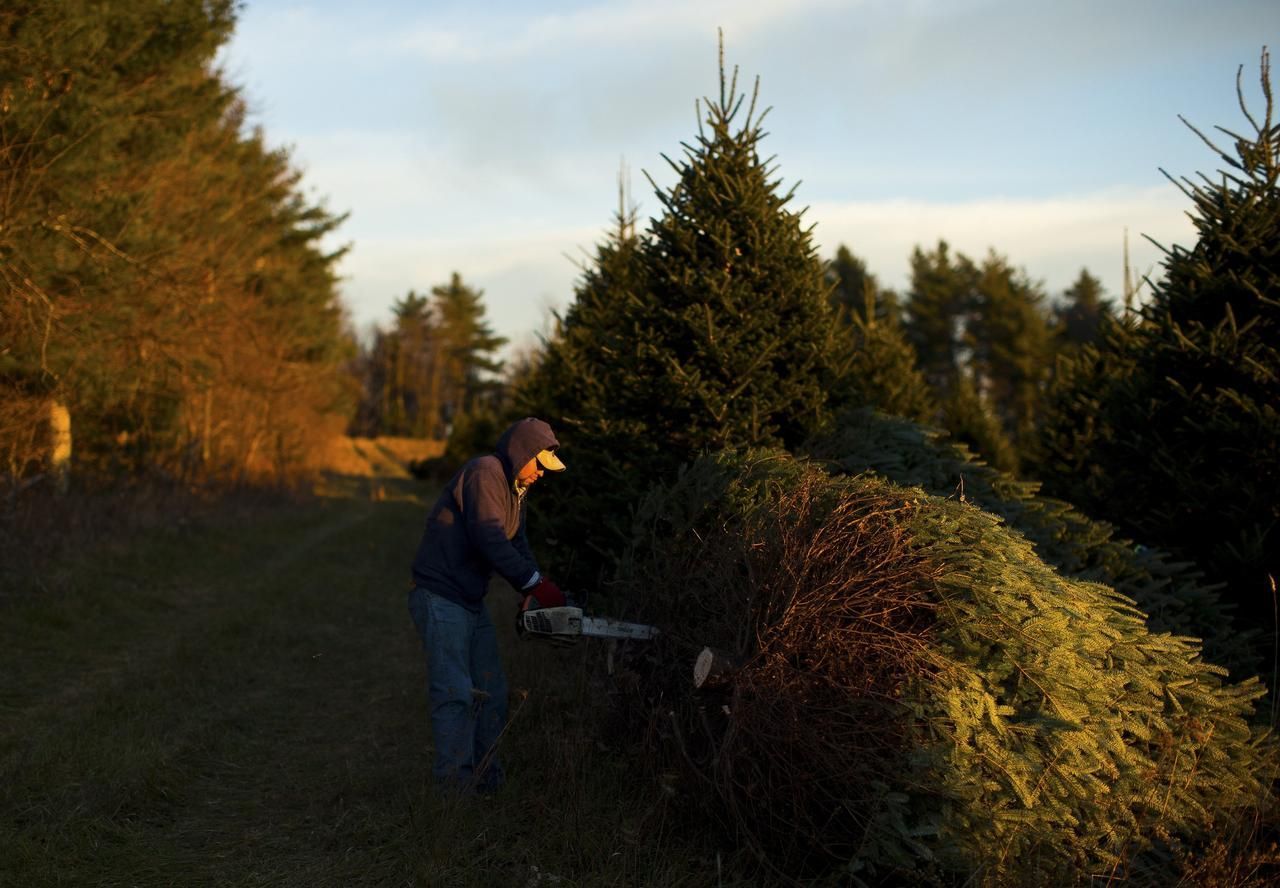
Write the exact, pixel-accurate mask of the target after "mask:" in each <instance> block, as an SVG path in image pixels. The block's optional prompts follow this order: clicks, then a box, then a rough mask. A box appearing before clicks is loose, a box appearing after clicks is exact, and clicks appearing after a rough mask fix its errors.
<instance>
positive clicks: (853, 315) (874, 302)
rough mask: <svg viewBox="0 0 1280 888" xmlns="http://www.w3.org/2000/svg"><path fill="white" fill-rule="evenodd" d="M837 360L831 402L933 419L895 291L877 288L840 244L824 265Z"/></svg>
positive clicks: (927, 420)
mask: <svg viewBox="0 0 1280 888" xmlns="http://www.w3.org/2000/svg"><path fill="white" fill-rule="evenodd" d="M827 277H828V281H829V282H830V283H831V284H832V293H831V304H832V306H833V307H834V308H835V310H836V314H837V318H838V321H837V326H838V330H839V337H838V350H839V354H840V357H841V363H840V365H839V369H838V372H837V378H838V379H839V382H838V383H837V384H836V385H835V387H834V388H833V390H832V406H833V407H835V408H837V409H839V408H843V407H870V408H873V409H875V410H878V411H880V412H881V413H885V414H887V415H889V416H901V417H905V418H907V419H912V420H915V421H916V422H920V423H927V424H928V423H934V422H936V421H937V418H938V406H937V402H936V399H935V398H934V396H933V393H932V392H931V391H930V389H929V384H928V383H927V382H926V381H925V378H924V374H923V373H921V372H920V369H919V367H918V366H916V353H915V349H913V348H912V347H911V344H910V343H909V342H907V340H906V336H905V335H904V333H903V330H902V325H901V319H900V316H899V310H898V305H897V297H896V295H895V294H894V293H893V291H891V290H882V289H880V285H879V282H878V281H877V280H876V278H875V275H873V274H871V273H870V272H868V271H867V266H866V263H865V262H863V261H862V259H860V258H859V257H857V256H855V255H854V254H853V253H852V252H851V251H850V250H849V249H848V247H845V246H844V245H841V246H840V247H839V249H837V250H836V256H835V258H834V259H833V260H832V261H831V263H830V264H829V266H828V270H827Z"/></svg>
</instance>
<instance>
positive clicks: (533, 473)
mask: <svg viewBox="0 0 1280 888" xmlns="http://www.w3.org/2000/svg"><path fill="white" fill-rule="evenodd" d="M541 477H542V466H540V465H538V459H537V457H534V458H533V459H531V460H529V461H528V462H527V463H525V464H524V467H523V468H522V469H520V471H519V472H517V473H516V483H517V484H519V485H520V486H521V487H528V486H530V485H531V484H533V482H534V481H537V480H538V479H539V478H541Z"/></svg>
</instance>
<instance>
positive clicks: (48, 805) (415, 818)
mask: <svg viewBox="0 0 1280 888" xmlns="http://www.w3.org/2000/svg"><path fill="white" fill-rule="evenodd" d="M426 493H429V492H426V491H421V490H413V489H406V490H404V491H401V492H400V493H399V495H396V494H393V495H392V496H389V497H388V498H386V499H383V500H379V501H372V500H370V499H369V498H368V496H367V495H366V496H363V497H360V496H346V497H337V496H334V497H328V498H321V499H320V500H318V501H317V502H315V503H313V504H308V505H306V506H299V507H290V508H287V509H278V510H274V511H272V512H270V513H267V514H258V515H256V516H254V517H253V519H252V520H244V519H242V520H236V521H230V522H218V523H217V524H216V525H208V524H206V525H204V526H200V527H175V528H169V529H166V530H164V531H159V532H156V533H155V534H152V535H149V536H148V538H146V539H143V540H136V541H133V542H131V543H130V544H129V545H127V546H126V545H116V546H114V547H112V548H110V549H107V550H104V551H95V552H82V553H79V554H78V555H77V556H76V560H75V561H74V562H72V563H68V564H65V565H62V566H61V567H60V568H59V570H58V571H57V572H56V574H54V575H51V576H49V577H48V578H47V581H46V582H44V583H42V585H43V586H44V588H36V589H30V590H25V591H24V592H21V593H20V594H19V595H17V596H16V597H14V598H11V599H10V600H6V601H0V884H3V885H19V886H29V885H30V886H38V885H95V886H97V885H100V886H111V885H120V886H125V885H129V886H133V885H140V886H150V885H273V886H275V885H298V886H301V885H306V886H321V885H460V886H482V885H484V886H488V885H495V886H496V885H520V886H526V885H529V886H532V885H551V884H558V885H563V886H568V885H680V884H684V885H704V884H705V885H714V884H717V882H720V883H721V884H729V882H728V881H727V880H722V879H721V877H719V876H718V875H717V872H716V870H717V867H716V864H715V861H714V857H713V855H714V852H710V853H708V852H706V851H705V850H700V849H701V848H702V847H703V846H702V845H701V844H700V842H699V840H698V839H697V838H696V837H681V838H680V839H678V840H676V839H672V838H671V834H672V832H673V831H672V829H671V828H670V824H669V823H668V819H667V812H666V810H665V804H666V803H665V802H664V796H663V794H662V793H661V792H656V791H654V790H653V789H652V788H651V781H648V780H646V779H645V778H643V777H640V776H634V775H633V774H632V773H631V772H630V771H629V770H628V767H627V765H626V763H625V761H624V760H623V759H622V758H621V757H620V755H619V754H618V753H616V752H613V751H610V750H609V749H608V748H606V747H605V746H603V745H602V744H600V743H599V742H597V741H596V740H595V739H594V738H595V735H594V733H593V731H592V730H591V729H590V725H591V723H592V721H593V719H594V718H595V717H596V715H597V714H598V711H599V708H600V706H601V705H602V699H601V696H600V689H599V683H598V681H597V674H598V671H599V670H600V669H602V668H603V667H602V665H601V664H602V661H603V657H602V655H601V651H600V650H599V649H597V648H596V647H595V646H594V645H590V644H584V645H580V646H578V647H575V648H571V649H557V648H553V647H550V646H547V645H543V644H538V643H533V642H518V641H517V640H516V639H515V637H514V632H513V631H512V629H511V622H512V619H513V617H514V612H515V611H514V607H515V595H514V593H512V592H511V591H510V589H509V588H507V587H505V586H502V587H501V588H495V589H494V591H493V592H492V594H491V595H490V602H491V610H492V612H493V613H494V616H495V619H497V620H498V623H499V628H500V631H501V632H502V643H503V646H504V652H505V658H506V661H507V669H508V673H509V675H510V678H511V682H512V685H513V687H515V688H517V689H522V690H523V691H527V696H525V695H524V694H523V693H521V692H517V694H516V697H517V699H515V700H513V710H515V711H516V715H515V716H514V718H513V720H512V724H511V727H510V730H509V732H508V734H507V736H506V737H505V738H504V741H503V755H504V760H505V761H506V762H507V765H508V770H509V771H510V774H511V779H510V780H509V782H508V785H507V787H506V789H505V790H504V792H503V793H501V794H500V795H499V796H498V797H497V798H495V799H491V800H456V799H447V798H441V797H439V796H438V795H437V793H436V792H435V791H434V789H433V788H432V786H431V784H430V779H429V766H430V731H429V725H428V719H427V708H426V700H425V691H424V667H423V661H422V653H421V647H420V645H419V643H418V640H417V637H416V635H415V634H414V632H413V629H412V624H411V622H410V620H409V617H408V613H407V610H406V607H405V593H406V591H407V589H406V580H407V562H408V560H409V559H410V558H411V556H412V552H413V548H414V546H415V544H416V541H417V537H418V533H419V531H420V528H421V525H422V519H423V517H424V512H423V510H424V508H425V505H424V501H423V494H426Z"/></svg>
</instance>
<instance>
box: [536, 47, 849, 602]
mask: <svg viewBox="0 0 1280 888" xmlns="http://www.w3.org/2000/svg"><path fill="white" fill-rule="evenodd" d="M757 92H758V85H757ZM702 110H703V106H701V105H700V109H699V113H700V115H701V113H702ZM763 117H764V114H763V113H761V114H757V113H756V97H755V95H753V96H752V97H750V100H749V101H748V97H747V96H745V95H743V94H740V93H739V92H738V89H737V72H736V70H735V71H734V73H733V75H732V77H730V76H728V75H727V74H726V71H725V68H724V62H723V49H722V50H721V65H720V94H719V97H718V98H716V99H713V100H708V101H707V102H706V105H705V117H702V118H701V119H700V120H699V132H698V136H697V138H696V139H695V140H694V141H693V142H692V143H690V144H686V145H685V146H684V156H683V158H682V159H681V160H679V161H675V160H672V159H670V158H666V159H667V162H668V163H669V164H670V165H671V167H672V168H673V169H674V171H675V172H676V175H677V180H676V182H675V184H674V185H672V186H671V187H670V188H669V189H666V190H661V189H659V190H658V192H657V196H658V199H659V201H660V202H661V204H662V209H663V212H662V213H661V215H660V216H659V217H658V218H655V219H653V220H651V222H650V225H649V228H648V231H647V232H646V234H645V236H644V237H641V238H638V239H635V240H633V239H631V238H630V237H625V236H624V237H616V238H614V239H612V240H611V241H610V242H609V243H607V244H605V245H604V246H602V247H601V248H600V250H599V251H598V254H597V257H596V264H595V267H594V268H592V269H589V270H588V271H587V272H586V274H585V275H584V278H583V280H582V282H581V284H580V285H579V288H578V292H577V302H576V303H575V305H574V306H573V308H571V309H570V311H569V313H568V314H567V315H566V316H565V319H564V322H563V323H562V325H561V329H560V330H559V332H558V335H557V336H556V338H555V339H554V340H553V341H552V343H550V344H549V348H548V356H547V358H546V360H545V362H544V367H543V372H542V374H541V381H540V382H535V383H534V384H533V387H532V391H533V392H534V393H535V396H536V397H535V398H534V399H533V401H532V402H526V403H530V406H531V407H532V406H535V405H536V404H538V403H542V404H545V405H547V408H548V413H549V416H550V417H551V418H552V419H553V420H554V419H555V418H556V417H557V416H562V417H563V418H564V423H565V428H566V432H565V434H566V459H569V458H570V456H572V457H573V458H574V459H581V458H584V457H582V456H580V455H581V454H583V453H584V452H587V451H589V452H591V454H592V455H591V456H589V457H585V458H586V459H588V460H599V461H607V462H608V466H607V467H605V468H601V469H599V470H598V471H592V472H590V473H588V472H583V477H582V479H581V481H580V483H581V484H582V497H583V507H584V508H585V507H586V505H587V504H588V503H590V502H595V503H596V504H597V506H598V507H597V508H592V509H590V510H589V511H588V512H586V514H590V515H593V516H594V517H593V518H592V520H593V521H594V522H595V523H596V527H595V529H594V531H595V532H594V533H591V534H590V536H594V537H596V538H598V539H605V542H604V543H603V544H601V545H600V547H599V548H600V550H601V551H602V552H607V553H616V552H617V551H618V549H619V544H621V543H622V542H624V541H625V533H626V528H627V527H628V526H629V520H628V519H627V517H626V515H627V513H628V512H629V511H630V508H631V506H632V505H633V503H634V502H635V500H636V499H637V498H638V496H639V494H640V492H642V491H643V490H644V489H645V488H646V487H647V486H648V485H649V484H651V483H653V482H654V481H655V480H658V479H660V478H663V477H670V476H672V475H674V473H675V472H676V471H677V469H678V468H679V466H680V465H681V464H683V463H685V462H687V461H688V460H690V459H692V458H693V457H695V456H696V455H698V454H700V453H702V452H705V451H710V450H718V449H721V448H725V447H748V446H755V445H762V444H781V445H784V446H795V445H797V444H798V443H799V442H801V441H802V440H804V439H805V438H806V437H807V436H808V435H810V434H811V433H812V432H813V431H815V430H816V429H817V428H819V427H820V426H821V424H822V422H823V421H824V419H826V418H827V416H828V408H827V400H828V393H829V390H830V388H831V387H832V384H833V381H834V372H835V367H836V360H837V358H836V355H835V352H834V347H835V341H834V335H835V332H834V325H833V323H832V321H833V318H834V315H833V313H832V311H831V309H830V307H829V305H828V302H827V298H828V290H829V287H828V285H827V282H826V281H825V279H824V272H825V269H824V267H823V263H822V262H821V261H820V260H819V258H818V256H817V255H816V251H815V248H814V246H813V243H812V240H811V237H810V230H809V228H808V227H807V226H805V225H804V224H803V223H802V220H801V212H800V211H795V210H792V209H791V208H790V203H791V201H792V199H793V196H794V195H793V190H789V191H785V192H783V191H780V186H779V182H778V180H777V178H776V174H777V169H776V167H775V166H774V165H773V160H772V158H762V157H761V156H760V154H759V143H760V140H761V139H762V138H763V136H764V132H763V130H762V129H761V121H762V118H763ZM655 187H656V186H655ZM569 441H571V442H572V451H571V450H570V445H569V443H568V442H569ZM557 511H560V510H557ZM562 514H563V513H562ZM606 516H607V517H606ZM566 520H568V519H567V517H566ZM604 522H616V527H617V532H616V533H613V534H609V533H604V532H602V531H601V529H600V527H601V525H602V524H603V523H604ZM544 524H545V526H547V527H548V528H549V529H550V533H551V534H553V535H554V534H556V533H558V532H559V531H558V530H557V529H556V527H555V522H554V521H553V522H544ZM604 557H605V558H606V559H607V557H611V556H604ZM602 564H603V562H602V561H596V562H595V564H594V567H595V568H597V569H598V568H600V567H601V566H602ZM592 573H593V571H592V570H590V569H589V570H587V571H586V579H588V580H590V579H594V578H595V577H594V576H592ZM599 575H600V573H599V571H598V570H597V571H595V576H599Z"/></svg>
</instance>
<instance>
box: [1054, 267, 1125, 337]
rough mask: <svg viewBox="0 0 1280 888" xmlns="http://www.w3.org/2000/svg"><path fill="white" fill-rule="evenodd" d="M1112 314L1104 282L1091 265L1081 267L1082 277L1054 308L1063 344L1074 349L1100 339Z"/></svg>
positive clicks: (1058, 331)
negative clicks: (1105, 319)
mask: <svg viewBox="0 0 1280 888" xmlns="http://www.w3.org/2000/svg"><path fill="white" fill-rule="evenodd" d="M1111 315H1112V309H1111V301H1110V300H1109V299H1107V298H1106V292H1105V291H1104V290H1103V288H1102V281H1100V280H1098V279H1097V278H1096V277H1094V276H1093V275H1092V274H1090V273H1089V270H1088V269H1087V268H1082V269H1080V276H1079V277H1077V278H1076V279H1075V282H1074V283H1072V285H1071V286H1070V287H1068V288H1067V290H1066V291H1065V292H1064V293H1063V294H1062V303H1061V304H1060V305H1058V306H1057V307H1055V308H1054V311H1053V318H1054V323H1053V328H1054V333H1055V337H1056V339H1057V340H1058V344H1059V346H1060V347H1062V348H1065V349H1068V350H1070V349H1074V348H1078V347H1080V346H1083V345H1090V344H1092V343H1095V342H1097V341H1098V337H1099V336H1100V335H1101V328H1102V322H1103V319H1104V318H1107V317H1110V316H1111Z"/></svg>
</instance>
